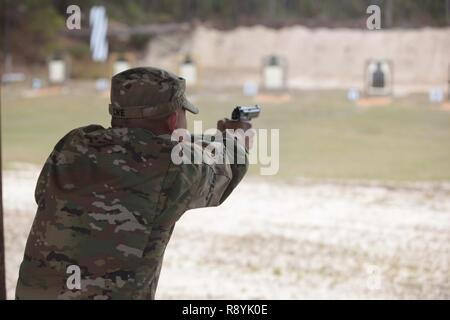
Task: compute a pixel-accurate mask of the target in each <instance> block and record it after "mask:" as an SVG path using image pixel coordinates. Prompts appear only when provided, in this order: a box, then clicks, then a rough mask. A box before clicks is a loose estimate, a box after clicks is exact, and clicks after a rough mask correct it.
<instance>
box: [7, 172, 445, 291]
mask: <svg viewBox="0 0 450 320" xmlns="http://www.w3.org/2000/svg"><path fill="white" fill-rule="evenodd" d="M37 175H38V170H36V168H29V169H28V170H21V171H6V172H4V174H3V176H4V206H5V216H6V217H5V226H6V250H7V252H6V255H7V256H6V258H7V285H8V297H9V298H13V297H14V287H15V282H16V280H17V274H18V267H19V264H20V261H21V259H22V255H23V249H24V245H25V241H26V237H27V234H28V231H29V228H30V226H31V222H32V219H33V215H34V211H35V207H36V206H35V204H34V202H33V192H34V186H35V182H36V179H37ZM449 264H450V184H440V185H436V184H409V185H403V186H401V187H398V186H397V187H393V186H385V185H384V186H383V185H378V184H354V183H353V184H347V183H346V184H344V183H336V182H333V183H332V182H322V183H319V182H311V181H304V180H301V181H298V182H297V183H293V184H283V183H278V184H268V183H266V182H264V181H262V180H257V179H252V178H248V179H246V180H245V181H244V182H243V183H242V184H241V185H240V186H239V187H238V189H237V190H236V192H235V193H234V194H233V195H232V196H231V197H230V198H229V199H228V200H227V201H226V202H225V203H224V204H223V205H222V206H221V207H218V208H209V209H198V210H193V211H190V212H188V213H186V214H185V215H184V217H182V218H181V220H180V221H179V222H178V224H177V227H176V229H175V232H174V235H173V238H172V240H171V242H170V244H169V246H168V248H167V251H166V255H165V260H164V267H163V271H162V273H161V278H160V283H159V288H158V292H157V298H159V299H189V298H193V299H212V298H216V299H225V298H229V299H253V298H255V299H310V298H319V299H325V298H333V299H341V298H351V299H359V298H369V299H380V298H387V299H406V298H420V299H428V298H438V299H450V269H449Z"/></svg>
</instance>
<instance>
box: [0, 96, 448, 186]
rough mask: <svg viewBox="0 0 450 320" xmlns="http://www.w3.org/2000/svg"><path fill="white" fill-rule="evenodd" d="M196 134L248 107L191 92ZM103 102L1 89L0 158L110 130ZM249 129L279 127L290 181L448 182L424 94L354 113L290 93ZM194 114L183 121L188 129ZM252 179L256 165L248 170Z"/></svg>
mask: <svg viewBox="0 0 450 320" xmlns="http://www.w3.org/2000/svg"><path fill="white" fill-rule="evenodd" d="M191 98H192V101H193V102H194V103H195V104H197V105H198V106H199V108H200V109H201V113H200V115H198V116H196V117H195V118H196V119H202V120H203V121H204V122H203V129H206V128H211V127H215V124H216V121H217V119H219V118H222V117H225V116H227V117H230V114H231V111H232V109H233V107H234V105H236V104H241V105H243V104H254V101H252V100H251V99H250V98H247V97H243V96H242V95H241V94H240V93H239V92H218V93H194V94H193V95H192V97H191ZM107 106H108V97H107V96H106V95H100V94H98V93H96V92H95V91H93V90H92V89H83V88H78V89H77V88H76V87H75V88H74V89H71V91H70V92H69V93H67V94H58V95H53V96H45V97H36V98H24V97H23V96H22V95H21V94H20V90H19V89H15V88H12V87H6V88H3V90H2V130H3V131H2V139H3V160H4V165H5V166H6V167H8V166H10V165H11V163H12V162H31V163H35V164H42V163H43V162H44V161H45V159H46V157H47V156H48V154H49V152H50V151H51V149H52V148H53V146H54V145H55V144H56V142H57V141H58V140H59V139H60V138H61V137H62V136H63V135H64V134H66V133H67V132H68V131H69V130H71V129H73V128H75V127H79V126H83V125H87V124H92V123H98V124H101V125H103V126H108V125H109V115H108V113H107ZM261 106H262V108H263V111H262V113H261V116H260V118H258V119H256V120H254V122H253V124H254V126H255V128H267V129H280V171H279V174H278V175H277V176H276V177H279V178H282V179H290V178H295V177H299V176H302V177H310V178H318V179H346V180H347V179H358V180H360V179H361V180H393V181H448V180H450V113H449V112H445V111H442V110H440V109H439V108H438V107H436V106H433V105H430V104H429V103H428V102H427V101H426V98H425V96H421V95H415V96H409V97H405V98H398V99H395V100H393V102H392V104H391V105H388V106H383V107H370V108H367V107H358V106H356V105H354V104H353V103H350V102H348V101H347V100H346V98H345V93H344V92H338V91H319V92H317V91H316V92H299V93H295V94H294V95H293V97H292V99H291V100H290V101H288V102H283V103H273V102H272V103H261ZM193 120H194V117H193V116H189V123H190V125H189V127H190V128H192V122H193ZM250 173H251V174H254V175H256V174H259V167H258V165H254V166H252V167H251V169H250ZM268 178H269V177H268Z"/></svg>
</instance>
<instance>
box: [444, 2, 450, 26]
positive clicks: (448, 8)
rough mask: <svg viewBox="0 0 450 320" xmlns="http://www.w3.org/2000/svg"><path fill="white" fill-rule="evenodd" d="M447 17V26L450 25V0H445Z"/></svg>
mask: <svg viewBox="0 0 450 320" xmlns="http://www.w3.org/2000/svg"><path fill="white" fill-rule="evenodd" d="M445 17H446V18H447V26H450V0H446V1H445Z"/></svg>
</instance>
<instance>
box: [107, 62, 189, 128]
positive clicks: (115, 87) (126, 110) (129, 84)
mask: <svg viewBox="0 0 450 320" xmlns="http://www.w3.org/2000/svg"><path fill="white" fill-rule="evenodd" d="M185 90H186V80H185V79H183V78H181V77H178V76H176V75H175V74H173V73H170V72H168V71H165V70H163V69H158V68H152V67H145V68H143V67H140V68H133V69H128V70H125V71H123V72H121V73H118V74H116V75H115V76H114V77H112V79H111V104H110V105H109V113H110V114H111V116H112V117H114V118H122V119H137V118H160V117H164V116H166V115H168V114H170V113H172V112H174V111H175V110H177V109H179V108H184V109H186V110H188V111H190V112H192V113H194V114H196V113H198V108H197V107H195V106H194V105H193V104H192V103H190V102H189V101H188V100H187V98H186V95H185Z"/></svg>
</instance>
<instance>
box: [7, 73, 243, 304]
mask: <svg viewBox="0 0 450 320" xmlns="http://www.w3.org/2000/svg"><path fill="white" fill-rule="evenodd" d="M184 92H185V80H184V79H183V78H180V77H177V76H176V75H174V74H172V73H169V72H167V71H164V70H161V69H156V68H134V69H129V70H126V71H124V72H122V73H119V74H117V75H115V76H114V77H113V78H112V82H111V104H110V106H109V112H110V114H111V115H112V120H111V128H107V129H105V128H103V127H102V126H99V125H89V126H86V127H82V128H78V129H74V130H72V131H70V132H69V133H68V134H67V135H66V136H64V137H63V138H62V139H61V140H60V141H59V142H58V143H57V144H56V146H55V148H54V150H53V152H52V153H51V154H50V156H49V158H48V160H47V161H46V163H45V165H44V168H43V169H42V172H41V174H40V176H39V179H38V182H37V186H36V191H35V199H36V203H37V205H38V210H37V214H36V217H35V219H34V222H33V226H32V228H31V231H30V235H29V237H28V241H27V244H26V248H25V254H24V258H23V261H22V264H21V267H20V272H19V279H18V283H17V289H16V298H17V299H154V297H155V291H156V287H157V284H158V278H159V274H160V270H161V265H162V260H163V255H164V251H165V248H166V246H167V243H168V241H169V239H170V236H171V234H172V231H173V229H174V226H175V223H176V222H177V220H178V219H179V218H180V217H181V215H182V214H183V213H184V212H185V211H186V210H189V209H193V208H199V207H207V206H218V205H219V204H221V203H222V202H223V201H224V200H225V199H226V198H227V197H228V195H229V194H230V193H231V192H232V190H233V189H234V188H235V187H236V185H237V184H238V183H239V182H240V181H241V179H242V178H243V176H244V175H245V173H246V171H247V168H248V161H247V149H248V146H249V144H248V142H249V141H246V143H245V144H244V143H242V139H240V140H239V139H237V141H238V143H237V147H236V149H237V152H238V153H240V154H241V155H244V158H245V163H244V164H237V163H226V162H225V163H223V164H218V163H212V164H211V163H210V164H207V163H205V162H202V163H200V164H198V163H197V164H195V163H194V164H179V165H176V164H174V163H173V161H172V160H171V150H172V148H173V147H174V145H175V144H176V143H177V141H172V139H171V133H172V132H173V131H174V130H176V129H179V128H186V114H185V111H186V110H187V111H190V112H192V113H194V114H197V113H198V109H197V108H196V107H195V106H194V105H192V104H191V103H190V102H189V101H188V100H187V99H186V96H185V93H184ZM236 128H241V129H243V130H247V129H249V128H250V124H249V123H247V122H239V121H229V120H227V119H224V120H220V121H219V122H218V129H219V130H221V131H224V130H225V129H236ZM227 137H228V136H226V135H224V142H225V143H226V139H227ZM233 139H235V138H233ZM239 141H241V142H239ZM185 143H191V142H185ZM205 145H207V144H206V143H192V150H193V152H194V153H195V152H202V151H204V150H203V147H204V146H205ZM225 153H226V151H225ZM226 156H228V157H230V155H229V154H228V153H226ZM229 160H231V161H228V162H233V161H232V159H229ZM69 266H75V268H79V269H78V270H79V271H80V272H79V274H80V279H81V281H80V286H79V287H78V288H77V287H75V288H73V286H68V283H69V282H70V281H68V279H69V277H70V276H71V274H70V272H69V273H68V270H74V269H73V267H70V268H69ZM75 283H76V282H75Z"/></svg>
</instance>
